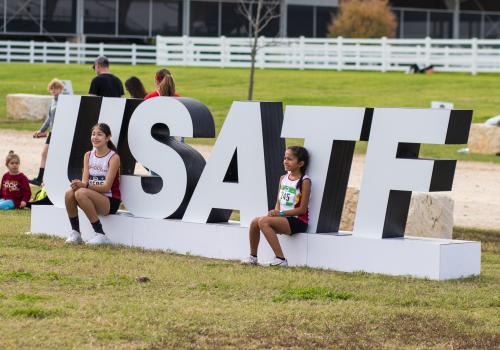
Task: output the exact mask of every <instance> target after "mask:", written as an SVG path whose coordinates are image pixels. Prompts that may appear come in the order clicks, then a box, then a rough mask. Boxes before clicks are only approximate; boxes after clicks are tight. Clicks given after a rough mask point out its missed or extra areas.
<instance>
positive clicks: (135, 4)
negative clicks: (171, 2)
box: [118, 0, 149, 35]
mask: <svg viewBox="0 0 500 350" xmlns="http://www.w3.org/2000/svg"><path fill="white" fill-rule="evenodd" d="M118 33H119V34H122V35H149V1H144V0H121V1H120V6H119V7H118Z"/></svg>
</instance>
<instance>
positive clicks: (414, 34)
mask: <svg viewBox="0 0 500 350" xmlns="http://www.w3.org/2000/svg"><path fill="white" fill-rule="evenodd" d="M403 25H404V28H403V29H404V30H403V38H407V39H408V38H425V37H426V36H427V13H426V12H423V11H405V12H404V23H403Z"/></svg>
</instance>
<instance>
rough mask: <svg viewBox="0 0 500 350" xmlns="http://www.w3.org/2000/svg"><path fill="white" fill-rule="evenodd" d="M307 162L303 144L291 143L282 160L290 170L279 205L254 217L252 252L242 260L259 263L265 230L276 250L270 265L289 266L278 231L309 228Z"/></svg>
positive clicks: (290, 232)
mask: <svg viewBox="0 0 500 350" xmlns="http://www.w3.org/2000/svg"><path fill="white" fill-rule="evenodd" d="M308 163H309V153H308V152H307V150H306V149H305V148H304V147H299V146H293V147H288V149H287V150H286V152H285V158H284V160H283V165H284V167H285V170H286V171H287V174H285V175H283V176H282V177H281V178H280V181H279V191H278V199H277V201H276V206H275V208H274V209H273V210H270V211H269V212H268V213H267V215H266V216H261V217H257V218H255V219H253V220H252V222H251V224H250V230H249V238H250V256H249V257H248V259H247V260H245V261H244V262H243V263H245V264H251V265H257V263H258V259H257V249H258V247H259V241H260V232H261V231H262V233H263V234H264V237H266V240H267V242H268V243H269V245H270V246H271V248H272V249H273V251H274V254H275V258H274V260H273V261H272V262H271V263H270V264H269V265H271V266H288V261H287V260H286V259H285V255H284V254H283V251H282V249H281V245H280V242H279V240H278V236H277V234H280V233H281V234H286V235H293V234H295V233H298V232H306V230H307V225H308V222H309V209H308V206H309V196H310V194H311V179H310V178H309V176H307V175H306V170H307V165H308Z"/></svg>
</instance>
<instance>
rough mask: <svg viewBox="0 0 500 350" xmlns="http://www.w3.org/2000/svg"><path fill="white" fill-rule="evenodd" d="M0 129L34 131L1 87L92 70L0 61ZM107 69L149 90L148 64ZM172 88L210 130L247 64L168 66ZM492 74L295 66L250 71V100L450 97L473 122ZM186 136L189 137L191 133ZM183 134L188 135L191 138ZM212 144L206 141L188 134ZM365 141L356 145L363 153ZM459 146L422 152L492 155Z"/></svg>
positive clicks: (489, 102)
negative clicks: (202, 111) (11, 115)
mask: <svg viewBox="0 0 500 350" xmlns="http://www.w3.org/2000/svg"><path fill="white" fill-rule="evenodd" d="M1 68H2V69H1V70H0V81H1V82H2V84H0V128H3V129H6V128H13V129H24V130H36V129H37V128H38V127H39V126H40V123H39V122H36V123H34V122H25V121H24V122H19V121H11V120H8V119H7V118H6V111H5V108H6V107H5V100H4V99H5V95H6V94H8V93H21V92H22V93H35V94H45V93H46V87H47V83H48V82H49V81H50V80H51V79H52V78H53V77H58V78H60V79H69V80H72V82H73V88H74V90H75V93H76V94H86V93H87V92H88V87H89V84H90V81H91V79H92V77H93V76H94V73H93V71H92V69H91V68H90V65H64V64H21V63H20V64H12V63H11V64H6V63H3V64H1ZM111 68H112V71H113V72H114V73H115V74H116V75H118V76H119V77H120V78H121V79H122V80H123V81H125V80H126V79H127V78H128V77H130V76H132V75H136V76H137V77H139V78H140V79H141V80H142V81H143V82H144V83H145V85H146V89H147V90H149V91H152V90H153V76H154V72H155V71H156V70H157V69H158V67H156V66H152V65H140V66H129V65H112V67H111ZM172 72H173V73H174V75H175V79H176V83H177V90H178V92H180V93H181V94H182V95H183V96H189V97H193V98H195V99H197V100H199V101H201V102H203V103H205V104H206V105H207V106H208V107H209V108H210V110H211V111H212V113H213V115H214V118H215V122H216V126H217V130H220V127H221V125H222V123H223V120H224V118H225V116H226V114H227V112H228V110H229V108H230V106H231V103H232V102H233V101H236V100H245V99H246V95H247V82H248V70H246V69H221V68H193V67H189V68H186V67H172ZM498 80H499V75H498V74H480V75H477V76H471V75H469V74H458V73H438V74H434V75H432V76H427V75H406V74H403V73H396V72H392V73H380V72H337V71H333V70H332V71H312V70H308V71H299V70H272V69H267V70H257V75H256V86H255V99H256V100H259V99H261V100H275V101H283V102H284V103H285V105H294V104H295V105H324V106H357V107H359V106H362V107H365V106H366V107H368V106H370V107H425V108H427V107H429V106H430V102H431V101H433V100H438V101H450V102H454V103H455V108H458V109H460V108H461V109H473V110H474V122H482V121H484V120H486V119H487V118H489V117H492V116H495V115H499V114H500V102H499V100H498V96H500V84H499V82H498ZM192 141H193V140H192ZM192 141H191V142H192ZM194 142H203V143H207V142H208V143H212V142H213V140H194ZM365 147H366V146H365V145H363V144H362V143H361V144H360V146H359V147H358V152H363V151H364V149H365ZM461 147H463V146H431V145H425V146H424V147H423V148H422V155H423V156H426V157H436V158H453V159H464V160H479V161H493V162H500V158H499V157H495V156H479V155H458V154H457V153H456V150H457V149H459V148H461Z"/></svg>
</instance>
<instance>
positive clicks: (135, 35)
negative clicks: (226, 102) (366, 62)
mask: <svg viewBox="0 0 500 350" xmlns="http://www.w3.org/2000/svg"><path fill="white" fill-rule="evenodd" d="M239 2H240V0H0V36H1V37H2V38H3V39H15V38H16V37H17V38H35V39H36V38H37V37H38V38H39V39H40V40H42V38H43V39H47V38H48V39H52V40H66V39H67V38H77V39H79V40H87V41H106V40H140V41H148V40H150V39H151V38H154V37H155V36H156V35H165V36H181V35H189V36H208V37H216V36H221V35H224V36H228V37H238V36H239V37H241V36H248V33H249V26H248V23H247V22H246V20H245V18H244V17H243V16H242V15H241V14H240V13H239V12H238V4H239ZM338 6H339V1H338V0H281V4H280V7H279V16H277V17H276V18H275V19H273V20H272V21H271V23H270V24H269V25H268V26H267V27H266V28H265V30H264V31H263V32H262V34H263V35H265V36H268V37H274V36H282V37H298V36H306V37H319V38H321V37H326V36H327V27H328V24H329V23H330V22H331V20H332V17H334V16H335V15H336V14H337V13H338ZM391 6H392V9H393V11H394V13H395V14H396V16H397V18H398V23H399V27H398V30H397V36H398V37H400V38H423V37H426V36H430V37H432V38H472V37H477V38H500V1H496V0H411V1H410V0H393V1H391Z"/></svg>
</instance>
